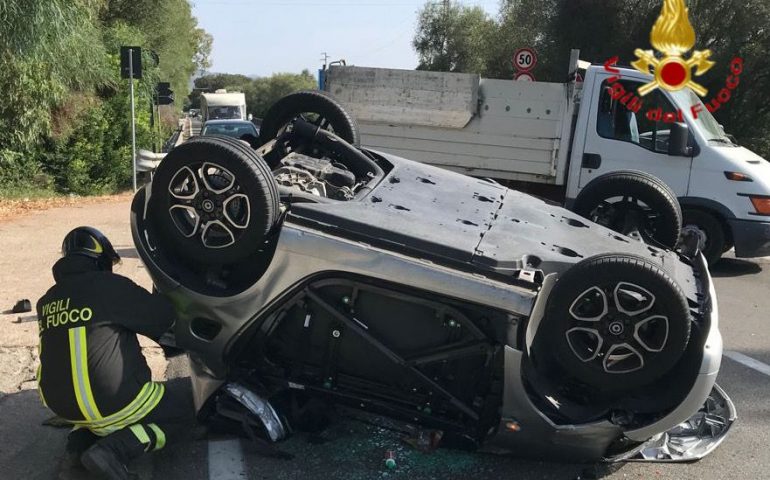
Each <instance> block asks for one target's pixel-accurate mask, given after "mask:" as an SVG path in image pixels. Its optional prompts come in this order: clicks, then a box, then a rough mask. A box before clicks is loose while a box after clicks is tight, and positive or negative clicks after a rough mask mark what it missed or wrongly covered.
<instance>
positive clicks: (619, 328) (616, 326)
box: [609, 321, 626, 336]
mask: <svg viewBox="0 0 770 480" xmlns="http://www.w3.org/2000/svg"><path fill="white" fill-rule="evenodd" d="M625 330H626V326H625V325H624V324H623V322H618V321H614V322H612V323H610V326H609V331H610V333H611V334H613V335H615V336H620V335H622V334H623V332H624V331H625Z"/></svg>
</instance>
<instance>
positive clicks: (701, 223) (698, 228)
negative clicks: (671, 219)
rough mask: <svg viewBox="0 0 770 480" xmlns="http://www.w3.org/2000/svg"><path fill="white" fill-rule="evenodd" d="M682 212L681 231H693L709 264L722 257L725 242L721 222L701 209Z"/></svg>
mask: <svg viewBox="0 0 770 480" xmlns="http://www.w3.org/2000/svg"><path fill="white" fill-rule="evenodd" d="M682 214H683V217H684V220H683V221H682V224H683V226H682V233H686V232H693V233H695V234H696V235H697V236H698V247H699V248H700V251H701V252H702V253H703V255H704V256H705V257H706V260H708V262H709V265H714V264H715V263H716V262H718V261H719V259H720V258H721V257H722V254H723V253H724V252H725V246H726V244H727V241H726V240H725V231H724V229H723V227H722V223H721V222H720V221H719V220H718V219H717V218H716V217H714V216H713V215H711V214H710V213H708V212H704V211H703V210H691V209H687V210H684V211H683V212H682ZM728 250H729V249H728Z"/></svg>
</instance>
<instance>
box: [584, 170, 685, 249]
mask: <svg viewBox="0 0 770 480" xmlns="http://www.w3.org/2000/svg"><path fill="white" fill-rule="evenodd" d="M617 199H620V200H619V201H613V200H617ZM572 209H573V211H574V212H575V213H577V214H578V215H580V216H582V217H584V218H587V219H588V220H591V221H593V222H595V223H598V224H600V225H603V226H605V227H608V228H610V229H612V230H615V231H616V232H619V233H623V234H628V233H629V232H630V231H632V230H633V229H637V230H638V231H639V233H640V234H641V237H642V240H643V241H644V242H645V243H648V244H653V245H657V246H662V247H664V248H669V249H672V248H674V247H675V246H676V245H677V243H678V241H679V235H680V234H681V231H682V210H681V207H680V206H679V201H678V200H677V197H676V194H674V192H673V191H672V190H671V189H670V188H669V187H668V185H666V184H665V183H663V182H662V181H661V180H659V179H657V178H655V177H653V176H652V175H649V174H646V173H644V172H636V171H620V172H612V173H608V174H606V175H602V176H600V177H598V178H596V179H595V180H593V181H591V182H590V183H589V184H588V185H586V187H585V188H584V189H583V191H581V192H580V194H579V195H578V197H577V198H576V199H575V203H574V205H573V208H572ZM629 212H630V214H629ZM637 214H638V216H637ZM633 218H636V219H638V221H634V220H631V219H633ZM629 223H631V225H629ZM639 223H641V225H640V224H639ZM630 227H631V228H630Z"/></svg>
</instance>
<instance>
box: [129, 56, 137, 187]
mask: <svg viewBox="0 0 770 480" xmlns="http://www.w3.org/2000/svg"><path fill="white" fill-rule="evenodd" d="M128 81H129V82H130V90H131V164H132V166H133V171H134V192H136V190H137V188H136V115H135V112H134V108H135V106H134V50H133V49H129V50H128Z"/></svg>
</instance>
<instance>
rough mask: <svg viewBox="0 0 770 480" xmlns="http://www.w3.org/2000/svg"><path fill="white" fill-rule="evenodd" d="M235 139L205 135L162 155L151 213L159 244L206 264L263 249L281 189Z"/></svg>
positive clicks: (261, 163)
mask: <svg viewBox="0 0 770 480" xmlns="http://www.w3.org/2000/svg"><path fill="white" fill-rule="evenodd" d="M236 142H237V141H235V140H232V139H222V138H217V137H201V138H199V139H195V141H190V142H186V143H183V144H182V145H179V146H178V147H176V148H175V149H173V150H172V151H171V152H169V153H168V155H166V158H164V159H163V162H161V164H160V167H159V168H158V170H157V173H156V174H155V178H154V180H153V182H152V196H151V197H150V201H149V205H148V212H147V216H148V220H149V221H150V222H151V223H152V224H153V225H154V226H155V229H156V231H157V232H158V234H157V237H158V243H159V247H160V248H162V249H164V250H166V251H172V252H176V253H177V254H178V255H179V256H180V257H182V259H183V260H185V261H188V262H191V263H193V264H201V263H202V264H206V265H222V264H231V263H236V262H238V261H240V260H243V259H244V258H247V257H248V256H249V255H252V254H253V253H254V252H255V251H257V250H259V249H260V248H262V246H263V244H264V242H265V240H266V239H267V236H268V234H269V232H270V231H271V230H272V229H273V227H274V225H275V224H276V222H277V218H278V214H279V204H278V199H279V197H278V193H277V192H278V188H277V186H276V185H275V180H274V179H273V177H272V174H271V172H270V169H269V168H268V166H267V164H266V163H265V162H264V160H262V158H261V157H260V156H259V155H257V154H256V152H254V151H253V150H251V149H249V148H248V147H246V146H245V145H239V144H237V143H236Z"/></svg>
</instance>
